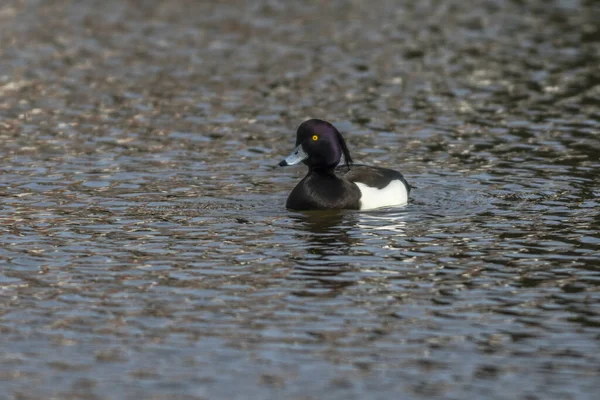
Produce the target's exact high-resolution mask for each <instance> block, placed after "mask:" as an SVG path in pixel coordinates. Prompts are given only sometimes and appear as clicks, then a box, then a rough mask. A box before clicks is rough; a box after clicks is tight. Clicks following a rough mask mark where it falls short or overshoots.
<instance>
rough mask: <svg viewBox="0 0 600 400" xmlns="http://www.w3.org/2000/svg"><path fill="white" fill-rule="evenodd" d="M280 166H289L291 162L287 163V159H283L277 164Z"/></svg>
mask: <svg viewBox="0 0 600 400" xmlns="http://www.w3.org/2000/svg"><path fill="white" fill-rule="evenodd" d="M277 165H278V166H280V167H287V166H288V165H289V164H288V163H287V161H285V160H282V161H281V162H280V163H279V164H277Z"/></svg>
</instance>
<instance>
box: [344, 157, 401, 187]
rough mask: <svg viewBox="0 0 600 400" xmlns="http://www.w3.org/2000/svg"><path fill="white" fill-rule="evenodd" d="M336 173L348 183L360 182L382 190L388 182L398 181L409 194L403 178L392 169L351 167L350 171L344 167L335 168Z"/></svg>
mask: <svg viewBox="0 0 600 400" xmlns="http://www.w3.org/2000/svg"><path fill="white" fill-rule="evenodd" d="M336 173H337V174H338V175H340V176H343V177H344V179H347V180H349V181H350V182H360V183H364V184H365V185H367V186H370V187H373V188H377V189H383V188H385V187H386V186H387V185H389V184H390V182H392V181H395V180H399V181H401V182H402V183H404V186H406V190H407V192H410V185H409V184H408V182H406V179H404V176H403V175H402V174H401V173H400V172H398V171H394V170H393V169H388V168H381V167H373V166H369V165H356V164H355V165H353V166H352V168H351V169H350V171H348V169H347V168H346V167H337V168H336Z"/></svg>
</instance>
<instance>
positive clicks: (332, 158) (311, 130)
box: [279, 119, 352, 169]
mask: <svg viewBox="0 0 600 400" xmlns="http://www.w3.org/2000/svg"><path fill="white" fill-rule="evenodd" d="M342 154H343V155H344V160H345V162H346V166H347V167H348V168H350V165H351V164H352V158H351V157H350V152H349V151H348V147H347V146H346V142H345V141H344V138H343V137H342V135H341V134H340V133H339V132H338V130H337V129H336V128H335V126H333V125H331V124H330V123H329V122H327V121H323V120H320V119H309V120H308V121H304V122H303V123H302V125H300V127H298V131H297V132H296V148H295V149H294V151H292V153H291V154H290V155H289V156H288V157H287V158H286V159H285V160H283V161H282V162H280V163H279V165H280V166H282V167H285V166H286V165H294V164H298V163H299V162H303V163H304V164H306V165H308V167H309V168H311V169H329V168H334V167H335V166H336V165H338V164H339V163H340V158H341V156H342Z"/></svg>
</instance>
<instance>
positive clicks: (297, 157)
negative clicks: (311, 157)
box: [279, 145, 308, 167]
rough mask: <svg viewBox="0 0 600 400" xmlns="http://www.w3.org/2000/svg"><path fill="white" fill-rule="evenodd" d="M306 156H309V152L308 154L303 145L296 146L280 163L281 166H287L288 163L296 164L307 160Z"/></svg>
mask: <svg viewBox="0 0 600 400" xmlns="http://www.w3.org/2000/svg"><path fill="white" fill-rule="evenodd" d="M306 157H308V154H306V153H305V152H304V150H302V145H298V146H296V148H295V149H294V151H292V152H291V153H290V155H289V156H287V157H286V158H285V160H283V161H282V162H280V163H279V166H280V167H285V166H288V165H296V164H298V163H300V162H302V161H303V160H305V159H306Z"/></svg>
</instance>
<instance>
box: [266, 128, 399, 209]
mask: <svg viewBox="0 0 600 400" xmlns="http://www.w3.org/2000/svg"><path fill="white" fill-rule="evenodd" d="M342 155H343V156H344V163H343V165H339V164H340V160H341V158H342ZM299 163H303V164H305V165H306V166H307V167H308V173H307V174H306V176H305V177H304V178H303V179H302V180H301V181H300V182H299V183H298V184H297V185H296V187H295V188H294V189H293V190H292V191H291V193H290V194H289V196H288V198H287V202H286V208H288V209H291V210H298V211H305V210H331V209H350V210H371V209H376V208H381V207H390V206H400V205H405V204H407V203H408V196H409V194H410V189H411V186H410V185H409V184H408V182H407V181H406V179H404V176H403V175H402V174H401V173H400V172H398V171H395V170H393V169H388V168H382V167H375V166H369V165H362V164H354V162H353V161H352V157H351V155H350V151H349V150H348V146H347V145H346V141H345V140H344V138H343V137H342V135H341V133H340V132H339V131H338V130H337V129H336V128H335V126H333V125H332V124H331V123H329V122H327V121H324V120H321V119H309V120H307V121H304V122H303V123H302V124H301V125H300V126H299V127H298V130H297V132H296V146H295V148H294V150H292V152H291V153H290V155H288V156H287V157H286V158H285V159H283V160H282V161H281V162H280V163H279V164H278V165H279V166H280V167H286V166H290V165H296V164H299Z"/></svg>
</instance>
